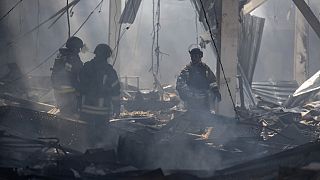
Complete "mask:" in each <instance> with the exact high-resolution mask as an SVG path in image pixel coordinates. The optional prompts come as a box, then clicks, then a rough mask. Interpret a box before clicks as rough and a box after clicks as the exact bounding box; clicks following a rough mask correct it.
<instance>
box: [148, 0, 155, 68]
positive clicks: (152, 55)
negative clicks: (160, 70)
mask: <svg viewBox="0 0 320 180" xmlns="http://www.w3.org/2000/svg"><path fill="white" fill-rule="evenodd" d="M154 1H155V0H152V33H151V35H152V45H151V67H150V69H149V72H150V71H151V72H152V73H154V67H153V65H154V54H153V52H154V43H155V38H156V36H155V31H156V30H155V24H154V23H155V11H154V7H155V6H154V4H155V2H154Z"/></svg>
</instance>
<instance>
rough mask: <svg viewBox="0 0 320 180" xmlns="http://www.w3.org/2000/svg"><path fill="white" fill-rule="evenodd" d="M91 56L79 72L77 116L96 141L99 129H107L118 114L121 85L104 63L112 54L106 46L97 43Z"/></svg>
mask: <svg viewBox="0 0 320 180" xmlns="http://www.w3.org/2000/svg"><path fill="white" fill-rule="evenodd" d="M94 54H95V57H94V58H93V59H92V60H91V61H89V62H86V63H85V64H84V67H83V69H82V70H81V72H80V86H81V94H82V103H81V110H80V111H81V112H80V117H81V119H83V120H85V121H87V122H88V124H89V126H90V128H89V129H90V130H89V131H90V133H93V132H94V133H96V135H97V136H99V137H94V138H98V139H99V138H101V132H98V131H99V130H101V127H104V126H106V124H107V123H106V122H107V120H108V119H110V118H111V117H112V116H113V117H115V116H116V117H117V116H119V114H120V83H119V79H118V75H117V73H116V71H115V70H114V69H113V67H112V65H110V64H109V63H108V61H107V60H108V58H109V57H111V54H112V50H111V48H110V47H109V46H108V45H107V44H99V45H97V47H96V48H95V50H94ZM91 135H92V134H91ZM95 140H97V139H94V140H93V141H95Z"/></svg>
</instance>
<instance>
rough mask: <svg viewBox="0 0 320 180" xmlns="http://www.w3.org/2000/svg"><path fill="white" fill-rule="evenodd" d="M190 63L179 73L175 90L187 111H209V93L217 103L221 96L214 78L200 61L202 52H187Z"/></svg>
mask: <svg viewBox="0 0 320 180" xmlns="http://www.w3.org/2000/svg"><path fill="white" fill-rule="evenodd" d="M189 53H190V57H191V63H190V64H188V65H187V66H186V67H185V68H184V69H183V70H182V71H181V73H180V75H179V77H178V79H177V83H176V89H177V91H178V93H179V95H180V98H181V99H182V100H183V101H184V102H185V105H186V107H187V109H188V110H205V111H209V110H210V101H209V97H210V93H212V94H213V97H214V98H216V99H217V100H218V101H221V95H220V92H219V89H218V86H217V82H216V77H215V75H214V73H213V72H212V71H211V69H210V68H209V66H208V65H206V64H205V63H203V62H202V61H201V58H202V57H203V52H202V51H201V50H200V49H199V48H194V49H192V50H191V51H189Z"/></svg>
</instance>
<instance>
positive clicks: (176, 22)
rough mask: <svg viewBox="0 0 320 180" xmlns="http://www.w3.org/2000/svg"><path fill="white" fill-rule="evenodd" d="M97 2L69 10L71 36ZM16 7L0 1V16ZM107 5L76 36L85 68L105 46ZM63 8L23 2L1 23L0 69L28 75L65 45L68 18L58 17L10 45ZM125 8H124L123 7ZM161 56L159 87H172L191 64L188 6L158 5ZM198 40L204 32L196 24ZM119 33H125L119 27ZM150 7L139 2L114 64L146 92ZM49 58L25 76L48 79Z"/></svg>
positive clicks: (192, 29)
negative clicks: (9, 66)
mask: <svg viewBox="0 0 320 180" xmlns="http://www.w3.org/2000/svg"><path fill="white" fill-rule="evenodd" d="M99 2H100V1H80V2H79V3H78V4H77V5H76V6H75V7H74V8H73V15H72V17H70V23H71V34H72V33H73V32H75V30H76V29H78V27H79V26H80V25H81V24H82V22H83V21H84V20H85V18H86V17H87V16H88V15H89V14H90V12H91V11H92V10H93V9H94V7H95V6H96V5H97V4H98V3H99ZM14 3H15V2H12V1H10V0H4V1H1V14H4V13H5V12H6V11H7V10H8V9H10V8H11V7H12V6H13V5H14ZM108 4H109V2H108V1H104V2H103V4H102V6H101V8H99V10H101V11H98V10H97V11H95V12H94V13H93V14H92V16H91V18H90V19H89V21H88V22H87V23H86V24H85V25H84V26H83V28H82V29H81V30H80V31H79V33H78V34H77V36H78V37H80V38H82V39H83V41H84V42H85V43H86V45H87V47H88V48H89V52H88V53H85V54H80V56H81V58H82V61H84V62H86V61H89V60H90V59H92V57H93V56H94V55H93V54H92V53H90V52H92V51H93V49H94V48H95V46H96V45H97V44H99V43H106V42H107V35H108V15H109V11H108V8H109V7H108ZM65 5H66V2H65V1H54V0H48V1H39V0H28V1H23V2H22V3H21V4H20V5H18V6H17V8H15V9H14V10H13V11H12V12H11V13H10V14H9V15H8V16H7V17H6V18H5V19H4V20H3V21H2V22H0V23H1V24H0V30H1V31H4V32H5V33H4V35H3V36H1V44H0V46H1V49H3V50H2V51H1V54H0V56H1V59H2V61H1V63H2V64H4V63H6V62H17V63H18V65H19V66H20V67H21V68H22V70H23V71H24V72H28V71H30V70H31V69H32V68H34V67H35V66H37V65H38V64H39V63H41V62H42V61H44V60H45V59H46V58H47V57H48V56H49V55H50V54H52V53H53V52H54V51H56V50H57V49H58V48H59V47H60V46H61V45H62V44H63V43H64V42H65V41H66V39H67V32H68V28H67V18H66V15H64V16H62V17H61V18H60V19H59V20H58V21H57V22H56V24H55V25H53V26H52V27H51V28H50V29H48V26H49V24H50V23H51V22H52V21H50V22H49V23H48V24H45V25H43V26H41V27H40V28H39V29H38V30H36V31H34V32H33V33H31V34H29V35H27V36H25V37H23V38H21V39H18V40H16V41H15V43H14V44H13V45H12V46H8V45H7V43H10V42H12V41H13V40H15V39H16V38H17V37H19V36H20V35H21V34H23V33H25V32H27V31H29V30H30V29H32V28H34V27H35V26H37V25H38V23H39V22H42V21H44V20H46V19H47V18H49V17H50V16H51V15H53V14H54V13H56V12H57V11H58V10H59V9H61V8H62V7H64V6H65ZM123 6H124V2H123ZM160 24H161V29H160V32H159V33H160V35H159V38H160V41H159V46H160V50H161V52H163V53H166V54H169V55H162V56H161V62H160V79H161V82H162V83H170V84H174V83H175V79H176V76H177V75H178V74H179V71H180V70H181V69H182V68H183V67H184V66H185V65H186V64H187V63H188V62H189V61H190V58H189V55H188V52H187V50H188V46H189V45H190V44H194V43H195V42H196V36H197V35H196V28H195V10H194V9H193V7H192V5H191V2H190V1H170V0H163V1H161V18H160ZM198 26H199V34H201V33H202V32H203V30H202V28H201V26H200V24H198ZM122 27H126V26H125V25H123V26H122ZM151 33H152V1H143V2H142V4H141V7H140V9H139V12H138V15H137V18H136V20H135V22H134V24H132V25H130V28H129V30H127V32H125V33H124V35H123V38H122V39H121V41H120V49H119V55H118V57H119V60H120V64H121V65H120V76H125V75H127V76H140V77H141V79H140V82H141V86H142V87H143V88H151V87H152V86H153V85H152V83H153V77H152V74H151V73H150V72H149V69H150V67H151V43H152V35H151ZM54 57H55V56H53V57H51V58H50V59H49V60H48V62H46V63H44V64H43V65H41V66H40V67H39V68H37V69H36V70H34V71H33V72H32V73H30V75H41V76H48V75H50V70H49V69H50V67H51V66H52V65H53V61H54ZM213 57H214V56H213V53H212V51H211V49H210V50H209V49H208V50H205V52H204V61H205V62H209V65H210V66H211V68H212V69H214V68H213V66H212V65H213V64H214V60H213Z"/></svg>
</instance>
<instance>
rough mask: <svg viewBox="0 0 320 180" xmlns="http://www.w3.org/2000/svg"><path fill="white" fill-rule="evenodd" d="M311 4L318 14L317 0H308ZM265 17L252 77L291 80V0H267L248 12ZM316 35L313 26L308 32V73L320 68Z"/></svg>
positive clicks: (262, 79) (293, 6)
mask: <svg viewBox="0 0 320 180" xmlns="http://www.w3.org/2000/svg"><path fill="white" fill-rule="evenodd" d="M309 2H310V7H311V9H312V10H313V12H314V13H315V14H316V15H317V16H319V7H320V6H319V5H320V4H319V2H317V1H316V0H310V1H309ZM251 14H252V15H256V16H259V17H262V18H265V20H266V21H265V26H264V31H263V37H262V42H261V47H260V52H259V56H258V61H257V66H256V70H255V76H254V81H266V80H276V81H281V80H293V61H294V59H293V55H294V28H295V27H294V21H295V20H294V19H295V5H294V3H293V2H292V1H277V0H268V1H267V2H265V3H264V4H263V5H262V6H260V7H259V8H257V9H256V10H255V11H253V12H252V13H251ZM319 43H320V41H319V38H318V37H316V35H315V33H314V32H313V30H312V28H310V35H309V57H310V59H309V67H310V69H309V70H310V75H312V74H314V73H315V72H317V71H318V69H319V68H320V64H319V58H320V54H319V51H318V50H315V49H316V48H315V47H319Z"/></svg>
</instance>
